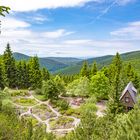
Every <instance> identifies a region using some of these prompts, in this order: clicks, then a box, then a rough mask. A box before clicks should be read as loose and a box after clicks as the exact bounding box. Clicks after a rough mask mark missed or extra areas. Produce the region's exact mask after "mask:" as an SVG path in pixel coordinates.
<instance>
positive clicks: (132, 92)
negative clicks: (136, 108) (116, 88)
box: [120, 82, 137, 103]
mask: <svg viewBox="0 0 140 140" xmlns="http://www.w3.org/2000/svg"><path fill="white" fill-rule="evenodd" d="M127 91H128V92H129V93H130V96H131V97H132V99H133V101H134V103H136V96H137V90H136V88H135V87H134V85H133V83H132V82H129V83H128V85H127V86H126V88H125V89H124V91H123V92H122V95H121V97H120V100H121V99H122V98H123V96H124V95H125V93H126V92H127Z"/></svg>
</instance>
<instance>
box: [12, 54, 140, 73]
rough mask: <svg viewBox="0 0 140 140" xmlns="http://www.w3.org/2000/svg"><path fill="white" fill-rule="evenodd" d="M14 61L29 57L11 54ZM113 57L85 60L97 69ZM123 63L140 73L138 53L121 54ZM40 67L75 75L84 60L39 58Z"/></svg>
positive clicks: (52, 71)
mask: <svg viewBox="0 0 140 140" xmlns="http://www.w3.org/2000/svg"><path fill="white" fill-rule="evenodd" d="M13 55H14V58H15V59H16V60H28V59H29V58H30V56H28V55H24V54H21V53H13ZM113 57H114V56H113V55H106V56H102V57H95V58H89V59H87V61H88V63H89V65H91V64H92V63H93V62H94V61H96V62H97V64H98V68H101V67H103V66H107V65H109V64H110V63H111V62H112V59H113ZM121 57H122V59H123V61H124V63H128V62H130V63H131V64H132V65H133V67H134V68H135V69H136V70H137V72H138V73H140V51H134V52H128V53H124V54H121ZM39 62H40V65H41V67H46V68H47V69H48V70H49V71H50V72H51V73H55V74H76V73H79V71H80V69H81V67H82V64H83V62H84V60H82V59H78V58H71V57H65V58H63V57H44V58H39Z"/></svg>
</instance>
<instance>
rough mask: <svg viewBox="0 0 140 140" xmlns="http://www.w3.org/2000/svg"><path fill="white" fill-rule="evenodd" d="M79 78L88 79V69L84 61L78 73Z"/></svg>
mask: <svg viewBox="0 0 140 140" xmlns="http://www.w3.org/2000/svg"><path fill="white" fill-rule="evenodd" d="M80 76H82V77H84V76H85V77H88V76H89V69H88V62H87V61H84V63H83V66H82V69H81V71H80Z"/></svg>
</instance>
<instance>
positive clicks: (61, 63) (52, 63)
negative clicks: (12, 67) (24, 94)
mask: <svg viewBox="0 0 140 140" xmlns="http://www.w3.org/2000/svg"><path fill="white" fill-rule="evenodd" d="M13 56H14V58H15V59H16V60H28V59H30V56H28V55H25V54H22V53H17V52H16V53H13ZM80 61H81V59H78V58H71V57H67V58H64V57H44V58H39V62H40V65H41V67H46V68H47V69H48V70H49V71H50V72H55V71H57V70H60V69H62V68H66V67H69V66H71V65H74V64H76V63H78V62H80Z"/></svg>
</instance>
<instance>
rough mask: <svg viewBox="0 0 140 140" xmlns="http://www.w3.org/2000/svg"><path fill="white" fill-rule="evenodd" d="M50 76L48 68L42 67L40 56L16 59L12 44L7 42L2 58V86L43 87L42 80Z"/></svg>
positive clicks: (0, 59) (0, 66)
mask: <svg viewBox="0 0 140 140" xmlns="http://www.w3.org/2000/svg"><path fill="white" fill-rule="evenodd" d="M49 78H50V73H49V72H48V70H47V69H46V68H43V69H40V65H39V60H38V57H37V56H35V57H32V58H30V60H29V61H27V62H26V61H24V60H23V61H16V60H15V59H14V57H13V55H12V51H11V49H10V45H9V44H7V47H6V50H5V51H4V54H3V55H2V56H1V58H0V87H1V88H4V87H10V88H29V87H30V88H33V89H35V88H41V86H42V80H47V79H49Z"/></svg>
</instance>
